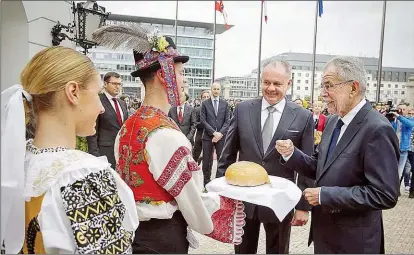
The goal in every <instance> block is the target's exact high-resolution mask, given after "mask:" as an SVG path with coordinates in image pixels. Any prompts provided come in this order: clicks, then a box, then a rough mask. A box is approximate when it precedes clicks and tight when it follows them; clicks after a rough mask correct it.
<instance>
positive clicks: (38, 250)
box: [20, 195, 46, 254]
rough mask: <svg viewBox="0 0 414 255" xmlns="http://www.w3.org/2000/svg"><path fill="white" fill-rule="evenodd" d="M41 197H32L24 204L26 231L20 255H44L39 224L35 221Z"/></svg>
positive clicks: (40, 204)
mask: <svg viewBox="0 0 414 255" xmlns="http://www.w3.org/2000/svg"><path fill="white" fill-rule="evenodd" d="M43 197H44V195H42V196H40V197H32V198H31V200H30V201H29V202H26V205H25V212H26V217H25V218H26V231H25V238H24V244H23V248H22V250H21V251H20V254H46V251H45V249H44V246H43V238H42V233H41V232H40V226H39V222H38V221H37V216H38V215H39V212H40V208H41V206H42V201H43Z"/></svg>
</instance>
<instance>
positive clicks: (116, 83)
mask: <svg viewBox="0 0 414 255" xmlns="http://www.w3.org/2000/svg"><path fill="white" fill-rule="evenodd" d="M107 83H108V84H109V83H110V84H112V85H115V86H121V87H122V83H119V82H111V81H108V82H107Z"/></svg>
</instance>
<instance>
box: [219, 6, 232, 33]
mask: <svg viewBox="0 0 414 255" xmlns="http://www.w3.org/2000/svg"><path fill="white" fill-rule="evenodd" d="M216 11H218V12H221V14H223V19H224V23H225V24H226V29H229V28H230V26H229V25H228V23H227V13H226V11H225V10H224V4H223V1H216Z"/></svg>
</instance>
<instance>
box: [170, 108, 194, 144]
mask: <svg viewBox="0 0 414 255" xmlns="http://www.w3.org/2000/svg"><path fill="white" fill-rule="evenodd" d="M168 117H170V118H172V119H173V120H174V121H175V123H177V125H178V127H180V130H181V132H183V134H184V135H185V136H187V138H188V140H190V141H191V143H193V140H194V134H195V131H196V126H197V116H196V113H195V111H194V108H193V107H192V106H190V105H188V104H185V105H184V114H183V121H182V122H181V123H180V122H179V121H178V114H177V106H174V107H171V108H170V111H169V112H168Z"/></svg>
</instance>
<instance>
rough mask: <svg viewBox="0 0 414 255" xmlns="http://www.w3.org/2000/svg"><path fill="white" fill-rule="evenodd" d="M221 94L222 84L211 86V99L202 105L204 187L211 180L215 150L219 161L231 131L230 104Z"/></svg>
mask: <svg viewBox="0 0 414 255" xmlns="http://www.w3.org/2000/svg"><path fill="white" fill-rule="evenodd" d="M220 93H221V86H220V83H217V82H215V83H213V84H212V85H211V98H210V99H209V100H206V101H204V102H203V103H202V104H201V115H200V120H201V123H202V124H203V126H204V132H203V137H202V140H203V174H204V185H206V184H207V183H209V182H210V180H211V168H212V165H213V164H212V163H211V162H213V161H212V157H213V150H214V148H215V149H216V154H217V159H218V158H219V157H220V155H221V151H222V150H223V146H224V141H225V136H226V134H227V130H228V129H229V122H230V109H229V105H228V103H227V102H226V101H225V100H223V99H221V98H220Z"/></svg>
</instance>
